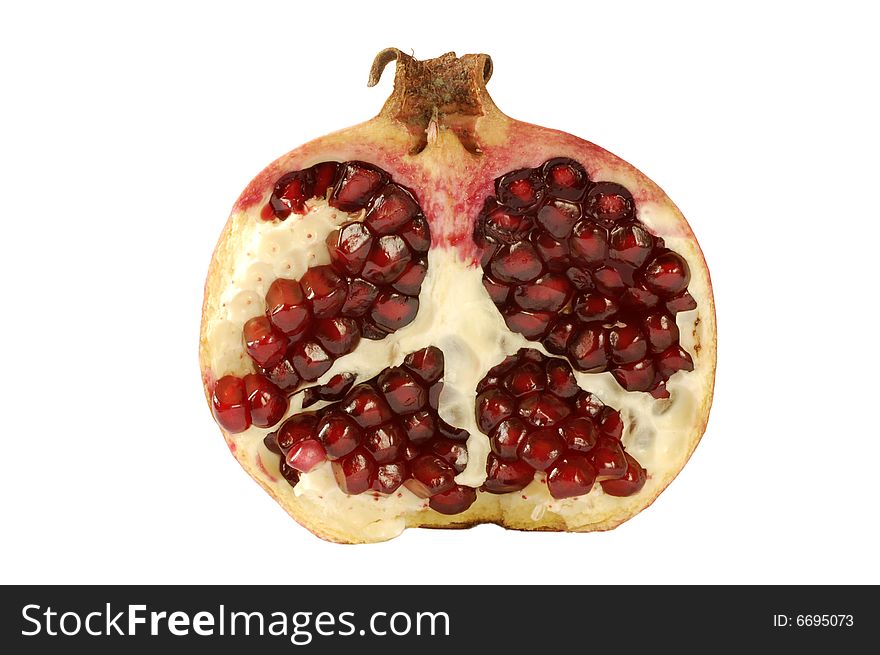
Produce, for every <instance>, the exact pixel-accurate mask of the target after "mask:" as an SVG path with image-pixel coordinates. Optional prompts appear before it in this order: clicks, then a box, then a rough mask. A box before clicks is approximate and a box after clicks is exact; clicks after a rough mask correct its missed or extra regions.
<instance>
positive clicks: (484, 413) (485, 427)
mask: <svg viewBox="0 0 880 655" xmlns="http://www.w3.org/2000/svg"><path fill="white" fill-rule="evenodd" d="M514 409H515V405H514V402H513V398H511V397H510V396H508V395H507V394H506V393H504V392H503V391H500V390H498V389H493V390H490V391H484V392H483V393H481V394H480V395H479V396H477V425H479V426H480V430H482V431H483V432H485V433H486V434H489V433H490V432H491V431H492V430H494V429H495V426H496V425H498V424H499V423H500V422H501V421H503V420H504V419H506V418H507V417H508V416H511V415H512V414H513V411H514Z"/></svg>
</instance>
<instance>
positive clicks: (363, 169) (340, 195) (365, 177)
mask: <svg viewBox="0 0 880 655" xmlns="http://www.w3.org/2000/svg"><path fill="white" fill-rule="evenodd" d="M384 183H385V175H384V174H383V173H382V172H381V171H380V170H378V169H377V168H374V167H373V166H370V165H369V164H365V163H363V162H359V161H351V162H347V163H345V164H343V165H342V173H341V176H340V178H339V181H338V182H337V183H336V187H335V188H334V189H333V193H332V194H330V205H331V206H333V207H335V208H336V209H339V210H341V211H344V212H356V211H358V210H361V209H364V208H365V207H366V206H367V205H369V204H370V201H371V200H372V199H373V196H374V194H375V193H376V192H377V191H378V190H379V188H380V187H381V186H382V185H383V184H384Z"/></svg>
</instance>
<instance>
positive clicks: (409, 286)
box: [391, 259, 428, 296]
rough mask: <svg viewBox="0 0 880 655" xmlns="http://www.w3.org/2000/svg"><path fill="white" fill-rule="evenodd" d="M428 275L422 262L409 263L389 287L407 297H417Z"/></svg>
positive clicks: (426, 265)
mask: <svg viewBox="0 0 880 655" xmlns="http://www.w3.org/2000/svg"><path fill="white" fill-rule="evenodd" d="M427 273H428V264H427V263H425V261H424V260H421V259H419V260H416V261H411V262H410V263H409V264H407V265H406V268H404V269H403V273H401V274H400V276H398V278H397V279H396V280H394V282H393V283H392V285H391V287H392V288H393V289H394V290H396V291H400V293H402V294H405V295H407V296H417V295H419V291H421V289H422V282H423V281H424V279H425V275H427Z"/></svg>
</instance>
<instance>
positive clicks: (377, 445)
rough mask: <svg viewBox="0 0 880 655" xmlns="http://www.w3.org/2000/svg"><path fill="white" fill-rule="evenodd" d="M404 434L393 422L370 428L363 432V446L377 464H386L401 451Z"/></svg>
mask: <svg viewBox="0 0 880 655" xmlns="http://www.w3.org/2000/svg"><path fill="white" fill-rule="evenodd" d="M405 442H406V434H405V433H404V431H403V429H402V428H401V427H400V426H399V425H397V424H396V423H394V422H390V423H385V424H384V425H380V426H378V427H375V428H370V429H369V430H367V431H366V432H365V433H364V447H365V448H366V449H367V450H369V451H370V453H371V454H372V455H373V459H374V460H376V463H377V464H388V463H389V462H393V461H394V460H395V459H397V458H398V457H399V456H400V455H401V453H402V452H403V446H404V444H405Z"/></svg>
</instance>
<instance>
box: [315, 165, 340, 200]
mask: <svg viewBox="0 0 880 655" xmlns="http://www.w3.org/2000/svg"><path fill="white" fill-rule="evenodd" d="M338 175H339V162H335V161H325V162H322V163H320V164H315V165H314V166H312V176H313V178H314V180H315V183H314V191H313V194H314V195H315V196H318V197H320V198H324V197H325V196H326V195H327V190H328V189H331V188H332V187H334V186H336V181H337V179H338Z"/></svg>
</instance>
